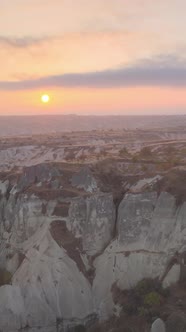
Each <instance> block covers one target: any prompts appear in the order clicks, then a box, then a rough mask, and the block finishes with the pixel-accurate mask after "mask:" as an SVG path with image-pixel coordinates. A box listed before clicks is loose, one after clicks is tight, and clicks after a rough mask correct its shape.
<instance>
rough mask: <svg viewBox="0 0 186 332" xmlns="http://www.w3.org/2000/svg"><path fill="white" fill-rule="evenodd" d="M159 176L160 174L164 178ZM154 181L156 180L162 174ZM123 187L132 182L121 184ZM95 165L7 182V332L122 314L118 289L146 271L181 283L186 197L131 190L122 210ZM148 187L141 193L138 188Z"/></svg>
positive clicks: (0, 324)
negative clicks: (103, 187)
mask: <svg viewBox="0 0 186 332" xmlns="http://www.w3.org/2000/svg"><path fill="white" fill-rule="evenodd" d="M157 180H158V179H157ZM153 181H154V180H153ZM121 185H122V184H121ZM100 188H101V187H100V185H99V181H98V179H96V178H95V177H94V176H93V174H92V173H91V171H90V170H87V169H84V168H83V169H79V167H76V166H73V167H72V169H69V167H67V166H64V165H62V166H61V167H57V166H48V165H45V164H44V165H42V164H41V165H38V166H33V167H28V168H26V169H24V171H23V172H22V173H21V174H18V175H16V176H13V175H12V174H10V175H6V177H5V176H4V175H2V177H1V182H0V236H1V244H0V246H1V248H0V268H1V270H2V271H9V272H10V273H11V274H12V280H11V284H9V285H7V284H6V282H5V284H6V285H3V286H1V287H0V313H1V317H2V319H1V321H0V329H1V330H2V331H4V332H6V331H12V332H13V331H14V332H15V331H18V330H20V329H23V331H24V330H25V331H32V332H35V331H37V330H39V331H48V332H52V331H63V329H64V328H65V326H66V325H68V324H72V322H74V324H76V323H77V322H83V324H89V321H91V319H93V320H94V319H96V317H97V318H100V319H105V318H107V317H108V316H109V315H110V314H112V313H113V312H114V310H115V309H116V308H115V304H114V302H113V298H112V295H113V294H112V288H113V285H114V284H115V283H117V285H118V287H119V288H121V289H125V288H130V287H131V286H134V285H135V284H136V283H137V282H138V281H139V280H141V279H143V278H144V277H150V278H156V277H158V278H160V279H161V281H162V282H163V284H164V286H165V287H166V286H168V285H169V284H171V283H174V282H176V281H178V280H179V278H180V274H182V272H183V271H184V264H185V260H184V259H185V251H186V248H185V247H186V203H184V202H183V203H182V204H181V205H179V206H178V205H177V202H176V198H175V197H174V196H173V195H171V194H169V193H168V192H166V191H162V192H161V193H160V194H159V193H158V194H157V192H156V191H155V190H153V188H151V189H148V190H143V189H141V192H138V193H134V192H132V189H131V192H130V191H129V192H128V193H127V194H126V195H124V197H123V199H122V200H121V203H120V204H119V208H116V206H115V204H114V202H113V194H112V192H105V193H104V192H102V191H101V189H100ZM138 191H139V190H138Z"/></svg>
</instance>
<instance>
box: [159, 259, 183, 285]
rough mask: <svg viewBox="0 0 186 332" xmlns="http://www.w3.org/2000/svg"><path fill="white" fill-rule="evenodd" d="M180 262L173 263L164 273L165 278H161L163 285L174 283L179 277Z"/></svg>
mask: <svg viewBox="0 0 186 332" xmlns="http://www.w3.org/2000/svg"><path fill="white" fill-rule="evenodd" d="M180 270H181V268H180V264H175V265H173V267H172V268H171V270H170V271H169V272H168V274H167V275H166V277H165V279H164V280H163V287H164V288H167V287H169V286H171V285H172V284H176V283H177V282H178V281H179V279H180Z"/></svg>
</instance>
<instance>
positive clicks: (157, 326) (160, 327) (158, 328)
mask: <svg viewBox="0 0 186 332" xmlns="http://www.w3.org/2000/svg"><path fill="white" fill-rule="evenodd" d="M151 332H165V323H164V322H163V321H162V320H161V319H160V318H158V319H156V320H155V322H154V323H153V324H152V327H151Z"/></svg>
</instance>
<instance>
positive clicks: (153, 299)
mask: <svg viewBox="0 0 186 332" xmlns="http://www.w3.org/2000/svg"><path fill="white" fill-rule="evenodd" d="M160 304H161V296H160V294H158V293H157V292H151V293H149V294H147V295H145V297H144V305H145V306H147V307H153V306H156V305H160Z"/></svg>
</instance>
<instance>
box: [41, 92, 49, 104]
mask: <svg viewBox="0 0 186 332" xmlns="http://www.w3.org/2000/svg"><path fill="white" fill-rule="evenodd" d="M41 101H42V103H44V104H47V103H48V102H49V101H50V97H49V95H46V94H45V95H42V96H41Z"/></svg>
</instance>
